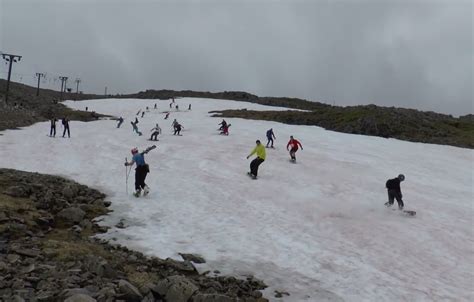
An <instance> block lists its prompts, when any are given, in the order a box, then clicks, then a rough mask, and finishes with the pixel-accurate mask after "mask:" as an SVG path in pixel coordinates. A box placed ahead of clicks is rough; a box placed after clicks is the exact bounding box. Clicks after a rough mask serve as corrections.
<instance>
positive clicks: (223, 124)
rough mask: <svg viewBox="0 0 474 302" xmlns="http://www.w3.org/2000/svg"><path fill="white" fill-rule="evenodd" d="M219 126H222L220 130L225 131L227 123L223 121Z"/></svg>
mask: <svg viewBox="0 0 474 302" xmlns="http://www.w3.org/2000/svg"><path fill="white" fill-rule="evenodd" d="M218 125H221V126H220V127H219V130H222V129H224V127H226V126H227V122H226V121H225V120H222V122H220V123H219V124H218Z"/></svg>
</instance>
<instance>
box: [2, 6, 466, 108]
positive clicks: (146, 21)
mask: <svg viewBox="0 0 474 302" xmlns="http://www.w3.org/2000/svg"><path fill="white" fill-rule="evenodd" d="M0 5H1V6H0V9H1V13H0V18H1V22H0V26H1V28H0V46H1V47H0V49H1V50H2V51H10V52H16V53H20V54H23V55H24V61H22V62H21V64H17V65H16V66H15V72H17V73H19V74H24V75H25V79H24V81H32V82H33V83H34V77H32V76H31V75H32V74H33V73H34V72H36V71H42V72H50V73H51V74H52V75H56V74H66V75H69V76H71V77H72V78H75V77H81V78H82V79H83V89H84V90H86V91H91V92H96V93H101V92H102V91H103V87H104V86H108V87H109V92H112V93H127V92H135V91H138V90H143V89H147V88H157V89H161V88H169V89H194V90H206V91H207V90H209V91H222V90H245V91H248V92H251V93H255V94H258V95H261V96H290V97H302V98H307V99H310V100H318V101H326V102H329V103H333V102H335V103H336V104H340V105H356V104H368V103H375V104H379V105H385V106H402V107H409V108H419V109H423V110H434V111H439V112H445V113H451V114H456V115H457V114H466V113H472V111H473V110H472V82H473V76H472V73H473V43H472V42H473V41H472V2H469V1H450V2H443V1H413V2H408V1H370V0H368V1H292V2H290V1H283V2H270V1H265V2H256V3H252V2H247V1H240V2H237V1H219V2H217V1H213V2H210V1H201V2H185V1H177V2H166V1H165V2H157V1H82V2H79V1H39V2H38V1H21V0H15V1H13V0H3V2H1V4H0ZM4 70H5V68H2V69H0V71H4ZM3 75H4V74H2V76H3ZM26 75H30V78H28V76H26ZM55 88H56V87H55Z"/></svg>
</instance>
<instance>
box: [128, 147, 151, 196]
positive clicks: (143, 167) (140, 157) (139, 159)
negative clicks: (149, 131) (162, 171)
mask: <svg viewBox="0 0 474 302" xmlns="http://www.w3.org/2000/svg"><path fill="white" fill-rule="evenodd" d="M155 147H156V146H152V147H149V148H147V149H146V150H145V151H142V152H138V149H137V148H133V149H132V155H133V157H132V161H130V162H127V161H125V166H133V164H135V163H136V164H137V167H136V168H135V193H133V195H134V196H135V197H140V194H141V192H142V190H143V196H146V195H148V193H149V192H150V188H149V187H148V186H147V185H146V184H145V178H146V175H147V174H148V172H150V168H149V166H148V165H147V164H146V163H145V156H144V155H145V154H147V153H148V152H150V150H152V149H154V148H155Z"/></svg>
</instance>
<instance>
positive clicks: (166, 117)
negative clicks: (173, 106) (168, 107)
mask: <svg viewBox="0 0 474 302" xmlns="http://www.w3.org/2000/svg"><path fill="white" fill-rule="evenodd" d="M169 116H170V113H169V112H167V113H166V115H165V120H167V119H168V117H169Z"/></svg>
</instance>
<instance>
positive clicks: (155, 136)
mask: <svg viewBox="0 0 474 302" xmlns="http://www.w3.org/2000/svg"><path fill="white" fill-rule="evenodd" d="M151 131H153V133H152V134H151V137H150V140H151V141H157V140H158V134H160V133H161V128H160V126H158V123H157V124H156V126H155V128H153V129H151V130H150V132H151Z"/></svg>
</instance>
